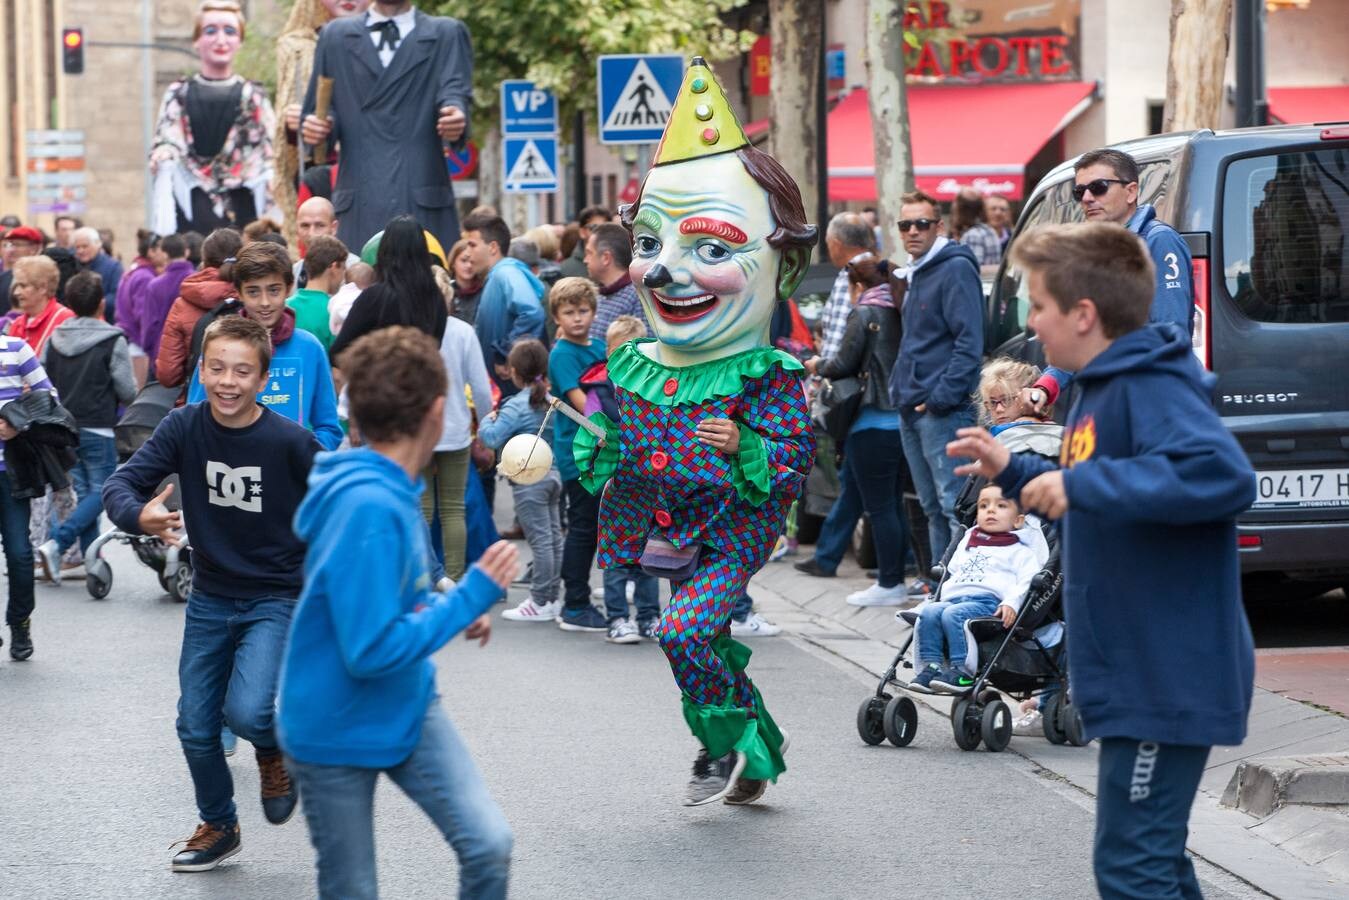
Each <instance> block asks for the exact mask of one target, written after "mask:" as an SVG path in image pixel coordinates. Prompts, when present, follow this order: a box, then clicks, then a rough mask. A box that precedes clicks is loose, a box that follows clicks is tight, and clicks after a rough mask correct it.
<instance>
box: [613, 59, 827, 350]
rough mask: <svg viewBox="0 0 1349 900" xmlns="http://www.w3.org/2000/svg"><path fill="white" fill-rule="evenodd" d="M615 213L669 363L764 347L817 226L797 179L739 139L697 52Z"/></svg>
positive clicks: (632, 272)
mask: <svg viewBox="0 0 1349 900" xmlns="http://www.w3.org/2000/svg"><path fill="white" fill-rule="evenodd" d="M623 221H624V223H625V224H627V225H628V226H629V227H630V228H631V229H632V238H633V252H632V264H631V266H630V267H629V269H628V273H629V275H630V276H631V277H632V281H633V284H634V285H635V286H636V288H637V292H638V294H639V295H640V297H641V300H642V306H643V308H644V309H645V312H646V317H647V320H648V321H649V322H650V323H651V327H652V329H653V330H654V332H655V335H656V340H657V342H658V343H657V344H656V345H653V346H652V348H651V352H653V353H654V354H655V355H657V356H658V357H659V359H660V361H661V362H664V363H666V364H667V365H679V366H683V365H693V364H695V363H700V362H708V361H711V360H716V359H723V358H725V357H729V356H734V355H735V354H737V353H742V352H744V351H746V350H752V349H754V348H756V347H761V346H766V345H767V344H768V327H769V324H770V322H771V321H772V318H773V312H774V309H775V308H776V306H777V304H778V303H779V302H780V301H782V300H785V299H786V298H787V297H789V296H790V295H791V293H792V291H793V290H794V289H795V288H796V285H797V284H798V283H800V281H801V278H802V277H803V276H804V275H805V271H806V266H807V265H808V264H809V261H810V249H811V247H812V246H813V244H814V241H815V235H816V230H815V228H814V227H813V226H811V225H807V224H806V222H805V212H804V210H803V208H802V205H801V192H800V190H799V189H798V188H797V186H796V183H795V182H794V181H792V179H791V176H789V175H788V174H787V172H786V171H785V170H784V169H783V168H782V166H781V165H779V164H778V162H777V161H776V160H774V159H773V158H772V157H771V156H769V155H768V154H766V153H764V152H762V151H760V150H757V149H755V148H754V147H752V146H750V145H749V142H748V141H747V140H745V138H744V132H743V131H742V130H741V128H740V124H739V122H737V121H736V120H735V117H734V114H733V113H731V111H730V107H729V104H726V102H725V97H724V95H723V94H722V93H721V89H720V86H719V85H717V84H716V80H715V78H713V76H712V74H711V71H710V70H709V69H707V67H706V65H705V64H704V63H703V61H702V60H701V59H699V58H695V59H694V61H693V65H692V66H690V68H689V72H688V74H687V75H686V78H685V83H684V89H682V90H681V91H680V95H679V99H678V100H676V102H675V108H674V110H673V112H672V113H671V116H670V123H669V125H668V126H667V127H666V132H665V136H664V137H663V138H662V140H661V145H660V147H659V148H658V150H657V152H656V165H655V167H654V168H652V170H651V171H650V172H649V173H648V174H647V177H646V181H645V182H644V183H643V185H642V190H641V194H640V195H639V196H638V199H637V202H636V203H635V204H633V205H632V206H631V207H628V208H626V209H624V210H623Z"/></svg>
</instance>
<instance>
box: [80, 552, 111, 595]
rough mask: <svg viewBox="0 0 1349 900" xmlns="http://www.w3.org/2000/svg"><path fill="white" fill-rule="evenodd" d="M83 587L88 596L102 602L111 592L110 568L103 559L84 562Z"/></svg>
mask: <svg viewBox="0 0 1349 900" xmlns="http://www.w3.org/2000/svg"><path fill="white" fill-rule="evenodd" d="M84 572H85V577H84V587H85V590H87V591H88V592H89V596H90V597H93V598H94V599H95V600H103V599H106V598H107V596H108V592H109V591H111V590H112V566H110V565H108V562H107V560H105V559H101V558H100V559H87V560H85V561H84Z"/></svg>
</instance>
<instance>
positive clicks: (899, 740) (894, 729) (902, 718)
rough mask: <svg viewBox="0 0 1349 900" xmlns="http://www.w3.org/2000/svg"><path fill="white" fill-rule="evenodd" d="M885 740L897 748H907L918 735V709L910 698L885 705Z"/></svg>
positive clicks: (895, 700) (898, 699) (899, 698)
mask: <svg viewBox="0 0 1349 900" xmlns="http://www.w3.org/2000/svg"><path fill="white" fill-rule="evenodd" d="M883 723H884V726H885V738H886V740H888V741H889V742H890V743H892V744H894V745H895V746H896V747H907V746H909V744H910V743H912V742H913V736H914V735H915V734H917V733H918V707H916V706H914V704H913V701H912V700H910V699H909V698H908V697H896V698H894V699H893V700H891V701H890V702H889V703H887V704H885V716H884V719H883Z"/></svg>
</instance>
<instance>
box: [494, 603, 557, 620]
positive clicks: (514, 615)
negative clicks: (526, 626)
mask: <svg viewBox="0 0 1349 900" xmlns="http://www.w3.org/2000/svg"><path fill="white" fill-rule="evenodd" d="M561 612H562V601H561V600H554V601H553V602H552V603H545V604H543V605H542V606H540V605H539V604H537V603H535V602H534V599H533V598H532V597H526V598H525V599H524V600H521V601H520V605H519V606H517V607H515V609H507V610H502V612H501V618H503V619H510V620H511V621H512V622H551V621H553V620H554V619H556V618H557V617H558V614H559V613H561Z"/></svg>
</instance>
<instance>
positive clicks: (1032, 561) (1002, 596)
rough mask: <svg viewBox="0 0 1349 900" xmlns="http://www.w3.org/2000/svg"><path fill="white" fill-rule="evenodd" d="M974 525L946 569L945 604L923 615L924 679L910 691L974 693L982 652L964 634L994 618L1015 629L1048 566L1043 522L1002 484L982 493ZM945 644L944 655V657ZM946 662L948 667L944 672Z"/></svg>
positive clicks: (920, 663)
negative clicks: (971, 622)
mask: <svg viewBox="0 0 1349 900" xmlns="http://www.w3.org/2000/svg"><path fill="white" fill-rule="evenodd" d="M978 497H979V499H978V503H977V506H976V509H975V522H976V524H975V525H974V526H973V527H972V528H970V529H969V530H968V531H966V532H965V535H964V536H963V537H962V538H961V539H960V542H959V545H958V546H957V547H956V549H955V552H954V553H953V554H951V558H950V562H949V563H948V564H947V566H946V579H945V582H944V583H943V584H942V586H941V590H940V595H939V596H940V599H935V600H931V601H929V602H927V603H926V604H924V605H923V606H922V607H921V608H920V609H919V610H918V621H917V624H916V626H915V631H916V643H917V646H918V651H917V654H916V656H917V663H916V667H917V668H918V669H919V672H918V674H917V675H916V676H915V677H914V679H913V681H911V682H910V683H909V690H911V691H919V692H921V693H928V694H930V693H934V692H936V693H944V694H963V693H965V692H966V691H968V690H969V689H970V688H971V687H972V686H973V685H974V675H975V673H976V672H977V671H978V669H979V662H978V648H977V646H974V644H973V642H972V641H971V640H970V636H969V635H968V634H967V633H966V623H967V622H969V620H971V619H974V618H978V617H982V616H989V615H996V616H997V617H998V618H1000V619H1001V620H1002V624H1003V626H1004V627H1006V628H1010V627H1011V626H1012V623H1013V622H1014V621H1015V620H1016V614H1017V613H1018V612H1019V611H1020V609H1021V604H1022V602H1023V601H1024V600H1025V597H1026V592H1027V591H1028V590H1029V589H1030V585H1031V581H1032V579H1034V578H1035V576H1036V574H1037V573H1038V572H1039V571H1040V569H1041V568H1042V567H1043V566H1044V564H1045V562H1046V561H1047V560H1048V558H1049V546H1048V543H1047V542H1046V541H1045V538H1044V535H1043V534H1042V533H1041V531H1040V528H1039V524H1038V522H1036V521H1035V519H1034V518H1033V517H1032V518H1031V519H1030V520H1028V519H1027V517H1026V516H1025V515H1023V514H1022V512H1021V509H1020V508H1019V507H1018V506H1017V504H1016V503H1015V502H1014V501H1012V500H1011V499H1009V498H1007V497H1004V496H1003V495H1002V489H1001V488H999V487H998V486H997V485H996V484H985V485H983V487H982V488H981V489H980V491H979V495H978ZM943 644H945V648H944V649H945V652H943ZM943 659H945V660H947V661H948V662H947V664H946V666H945V667H943V666H942V665H941V663H942V661H943Z"/></svg>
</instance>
